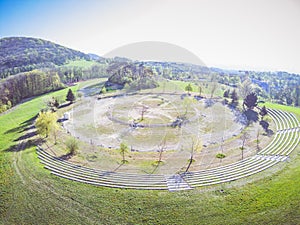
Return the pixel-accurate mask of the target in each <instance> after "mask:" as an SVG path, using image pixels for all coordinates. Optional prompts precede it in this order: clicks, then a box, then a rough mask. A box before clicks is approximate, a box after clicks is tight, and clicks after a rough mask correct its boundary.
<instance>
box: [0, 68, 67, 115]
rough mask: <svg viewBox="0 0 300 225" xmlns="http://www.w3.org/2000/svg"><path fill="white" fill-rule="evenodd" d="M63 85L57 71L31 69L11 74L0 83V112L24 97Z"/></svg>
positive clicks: (53, 89) (59, 87) (57, 88)
mask: <svg viewBox="0 0 300 225" xmlns="http://www.w3.org/2000/svg"><path fill="white" fill-rule="evenodd" d="M63 87H64V85H63V84H62V83H61V81H60V78H59V76H58V74H57V73H53V72H50V71H48V72H44V71H40V70H33V71H31V72H26V73H21V74H18V75H15V76H11V77H9V78H7V79H6V80H4V81H2V82H1V83H0V112H3V111H6V110H7V109H9V108H10V107H12V106H14V105H16V104H18V103H19V102H20V101H22V100H23V99H25V98H29V97H32V96H36V95H40V94H44V93H47V92H51V91H55V90H59V89H61V88H63Z"/></svg>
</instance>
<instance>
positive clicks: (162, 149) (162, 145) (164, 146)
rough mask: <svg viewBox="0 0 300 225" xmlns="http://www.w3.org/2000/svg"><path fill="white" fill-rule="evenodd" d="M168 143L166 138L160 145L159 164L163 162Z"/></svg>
mask: <svg viewBox="0 0 300 225" xmlns="http://www.w3.org/2000/svg"><path fill="white" fill-rule="evenodd" d="M166 142H167V140H166V137H164V139H163V140H162V142H161V143H160V144H159V145H158V152H159V155H158V161H157V163H158V164H159V163H161V162H162V154H163V152H164V151H165V150H166Z"/></svg>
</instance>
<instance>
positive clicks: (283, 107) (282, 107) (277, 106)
mask: <svg viewBox="0 0 300 225" xmlns="http://www.w3.org/2000/svg"><path fill="white" fill-rule="evenodd" d="M263 105H265V106H266V107H267V108H270V109H279V110H283V111H287V112H291V113H294V114H295V115H296V116H297V118H298V120H300V108H299V107H293V106H287V105H280V104H276V103H271V102H266V103H261V104H260V106H263Z"/></svg>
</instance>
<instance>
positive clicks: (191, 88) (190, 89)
mask: <svg viewBox="0 0 300 225" xmlns="http://www.w3.org/2000/svg"><path fill="white" fill-rule="evenodd" d="M185 91H187V92H188V94H190V92H191V91H193V87H192V85H191V84H188V85H187V86H186V87H185Z"/></svg>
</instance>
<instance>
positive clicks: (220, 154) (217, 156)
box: [216, 153, 226, 162]
mask: <svg viewBox="0 0 300 225" xmlns="http://www.w3.org/2000/svg"><path fill="white" fill-rule="evenodd" d="M225 157H226V155H225V154H223V153H218V154H216V158H218V159H220V162H222V159H224V158H225Z"/></svg>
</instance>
